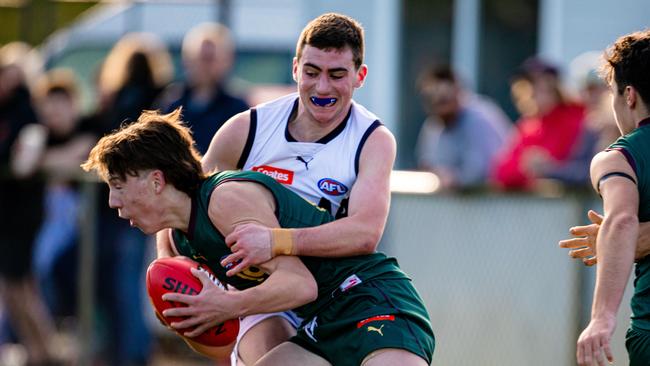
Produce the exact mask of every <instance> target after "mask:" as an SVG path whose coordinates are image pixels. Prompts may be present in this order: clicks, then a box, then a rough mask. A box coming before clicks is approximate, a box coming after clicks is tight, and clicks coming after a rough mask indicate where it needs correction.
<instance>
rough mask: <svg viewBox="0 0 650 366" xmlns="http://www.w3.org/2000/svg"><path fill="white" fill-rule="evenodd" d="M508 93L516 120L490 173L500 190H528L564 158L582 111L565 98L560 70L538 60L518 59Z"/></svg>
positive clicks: (575, 140) (578, 127)
mask: <svg viewBox="0 0 650 366" xmlns="http://www.w3.org/2000/svg"><path fill="white" fill-rule="evenodd" d="M511 92H512V96H513V99H514V102H515V106H516V107H517V109H518V110H519V112H520V113H521V118H520V119H519V121H518V122H517V124H516V130H515V131H514V132H513V134H512V135H511V136H510V138H509V140H510V141H509V142H508V144H507V145H506V147H505V149H503V150H502V151H501V152H500V153H499V155H498V157H497V160H496V162H495V166H494V169H493V172H492V174H493V179H494V183H496V185H497V186H499V187H501V188H505V189H530V188H534V187H535V185H536V183H538V182H539V181H538V179H539V178H547V177H550V176H552V175H553V174H554V172H556V171H557V170H558V169H561V167H562V165H563V164H565V163H566V162H567V161H569V159H570V157H571V154H572V152H573V151H574V150H575V149H576V146H577V144H578V143H579V137H580V135H581V133H582V131H583V125H584V120H585V111H584V107H583V106H581V105H580V104H577V103H575V102H572V101H570V100H569V99H568V98H567V96H566V94H565V93H564V91H563V89H562V86H561V83H560V78H559V70H558V69H557V68H556V67H555V66H554V65H551V64H549V63H547V62H545V61H543V60H541V59H538V58H531V59H528V60H526V61H525V62H524V63H523V65H522V67H521V70H520V72H519V73H518V74H517V75H516V76H515V77H514V79H513V81H512V83H511ZM568 183H571V182H568Z"/></svg>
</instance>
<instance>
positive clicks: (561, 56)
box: [0, 0, 650, 168]
mask: <svg viewBox="0 0 650 366" xmlns="http://www.w3.org/2000/svg"><path fill="white" fill-rule="evenodd" d="M44 2H48V3H60V2H63V1H62V0H61V1H45V0H41V1H34V3H44ZM10 3H11V2H10ZM13 3H33V2H27V1H22V2H21V1H14V2H13ZM86 3H88V2H86ZM646 5H647V4H646V2H645V1H644V0H629V1H625V2H620V3H619V2H611V1H608V0H592V1H588V0H574V1H564V0H524V1H518V0H437V1H427V0H359V1H344V0H330V1H326V0H314V1H307V0H237V1H233V0H185V1H180V0H179V1H172V0H149V1H145V0H137V1H136V0H131V1H126V0H125V1H105V2H100V3H99V4H98V5H97V6H95V7H93V8H91V9H90V10H89V11H87V12H86V13H84V14H83V16H81V17H79V18H78V20H77V21H76V22H75V23H74V24H72V25H71V26H69V27H67V28H64V30H63V31H61V32H58V33H57V34H55V35H54V36H52V37H50V39H49V40H48V41H47V42H45V44H44V50H45V51H46V53H47V54H49V55H50V60H51V63H52V64H53V65H57V66H71V67H74V68H76V69H77V70H79V71H80V73H81V74H82V75H81V77H82V81H83V82H84V85H83V87H84V89H85V91H86V95H90V94H89V90H90V85H91V84H92V80H91V78H92V73H93V72H94V70H95V69H96V68H97V64H98V63H99V61H100V60H101V59H102V57H103V56H104V55H105V54H106V52H107V51H108V49H109V48H110V46H111V45H112V44H113V43H114V42H115V41H116V40H117V39H118V38H119V37H121V36H122V35H124V34H126V33H128V32H132V31H150V32H154V33H157V34H158V35H160V36H161V37H162V38H163V39H164V40H165V41H166V42H168V44H169V47H170V49H171V50H172V51H173V52H174V53H175V54H178V50H179V47H180V41H181V39H182V36H183V34H184V33H185V32H186V31H187V30H188V29H189V28H190V27H191V26H192V25H195V24H197V23H200V22H203V21H209V20H216V21H220V22H223V23H224V24H226V25H228V26H229V27H231V28H232V30H233V33H234V35H235V38H236V42H237V45H238V50H237V53H238V55H237V64H236V67H235V70H234V76H235V77H236V78H235V80H237V81H238V82H239V86H240V87H241V88H247V87H248V86H250V85H259V84H271V85H276V86H277V85H291V84H292V80H291V73H290V63H291V59H292V57H293V53H294V48H295V41H296V38H297V36H298V34H299V32H300V30H301V29H302V27H303V26H304V25H305V24H306V23H307V21H308V20H310V19H311V18H313V17H315V16H317V15H318V14H321V13H323V12H328V11H336V12H342V13H345V14H348V15H350V16H353V17H355V18H356V19H358V20H359V21H360V22H361V23H362V24H363V25H364V26H365V29H366V37H367V45H366V62H367V64H368V66H369V69H370V74H369V78H368V79H367V82H366V84H365V86H364V87H363V88H362V89H361V90H359V91H358V93H357V94H355V97H356V99H358V100H359V101H360V102H361V103H363V104H364V105H367V106H368V107H369V108H371V109H372V110H373V111H375V112H376V113H377V114H378V115H379V116H380V117H381V118H382V120H383V121H384V123H386V124H387V125H388V127H389V128H391V129H392V130H393V132H394V133H395V134H396V136H397V138H398V141H399V150H398V162H397V164H398V167H402V168H410V167H413V166H415V160H414V157H413V153H412V151H411V150H412V149H411V147H412V146H413V144H414V143H415V140H416V137H417V132H418V131H419V129H420V126H419V123H420V121H423V120H424V111H423V110H422V108H421V106H420V103H419V101H418V96H417V92H416V90H415V78H416V75H417V74H418V73H419V71H420V70H421V69H422V68H423V67H425V66H427V65H429V64H431V63H436V62H444V63H451V64H452V65H453V67H454V68H455V69H457V70H459V71H460V74H461V75H462V76H463V77H464V79H465V82H466V84H467V85H468V86H469V87H471V88H472V89H474V90H475V91H476V92H479V93H481V94H485V95H487V96H489V97H491V98H493V99H495V100H496V101H497V102H498V103H499V104H500V105H501V106H502V107H503V108H504V109H505V111H506V112H507V113H508V114H509V115H510V117H511V118H512V119H515V117H516V115H515V113H516V112H515V109H514V107H513V106H512V103H511V102H510V95H509V89H508V82H509V78H510V76H511V74H512V71H513V70H514V69H515V68H516V66H517V65H519V64H520V63H521V62H522V61H523V60H524V59H525V58H527V57H529V56H532V55H536V54H537V55H541V56H543V57H545V58H547V59H549V60H551V61H554V62H556V63H558V64H559V65H560V66H561V67H564V68H566V67H567V66H568V65H569V63H570V62H571V60H572V59H573V58H574V57H576V56H577V55H579V54H581V53H583V52H585V51H589V50H601V49H603V48H605V47H606V46H607V45H608V44H610V43H612V42H613V41H614V40H615V39H616V38H617V37H618V36H619V35H622V34H624V33H627V32H630V31H634V30H638V29H642V28H644V27H646V26H647V19H648V18H649V16H650V8H649V7H648V6H646ZM2 10H3V8H2V6H1V5H0V15H1V13H2ZM55 13H56V12H55ZM48 14H49V13H48ZM48 16H49V17H52V16H55V15H48ZM23 19H26V18H24V17H23ZM44 19H45V23H48V22H49V23H57V22H56V21H54V20H52V18H48V17H47V16H46V17H45V18H44ZM48 19H50V20H48ZM54 19H55V20H56V19H57V18H54ZM32 23H33V22H32ZM18 27H20V25H18ZM175 61H176V63H177V64H178V62H179V59H178V57H177V58H176V60H175ZM178 69H179V70H180V68H178ZM280 90H281V91H282V90H284V89H280Z"/></svg>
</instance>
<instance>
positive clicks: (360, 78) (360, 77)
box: [354, 64, 368, 88]
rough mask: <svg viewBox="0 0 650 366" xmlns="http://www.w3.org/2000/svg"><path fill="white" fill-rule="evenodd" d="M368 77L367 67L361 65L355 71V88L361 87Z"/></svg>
mask: <svg viewBox="0 0 650 366" xmlns="http://www.w3.org/2000/svg"><path fill="white" fill-rule="evenodd" d="M367 75H368V66H367V65H366V64H362V65H361V66H359V69H358V70H357V79H356V80H355V82H354V87H355V88H360V87H362V86H363V83H364V82H365V81H366V76H367Z"/></svg>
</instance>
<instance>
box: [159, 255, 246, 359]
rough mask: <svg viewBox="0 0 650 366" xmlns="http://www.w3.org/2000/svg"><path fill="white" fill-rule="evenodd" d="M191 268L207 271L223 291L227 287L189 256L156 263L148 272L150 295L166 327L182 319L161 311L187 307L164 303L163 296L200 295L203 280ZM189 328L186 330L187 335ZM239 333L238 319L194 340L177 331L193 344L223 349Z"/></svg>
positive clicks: (220, 325)
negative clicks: (172, 294) (166, 314)
mask: <svg viewBox="0 0 650 366" xmlns="http://www.w3.org/2000/svg"><path fill="white" fill-rule="evenodd" d="M191 268H198V269H200V270H204V271H206V272H207V273H208V274H209V275H210V278H211V279H212V280H213V282H215V283H216V284H217V285H219V286H220V287H222V288H225V287H224V286H223V285H222V284H221V283H220V282H219V280H217V278H216V277H215V276H214V275H213V274H212V272H211V271H210V270H209V269H208V268H206V267H205V266H202V265H200V264H199V263H197V262H195V261H193V260H191V259H189V258H187V257H167V258H159V259H156V260H154V261H153V262H152V263H151V264H150V265H149V268H148V269H147V293H148V294H149V300H151V305H153V307H154V309H155V310H156V315H157V316H158V318H159V319H161V320H162V321H164V322H165V323H166V324H167V325H169V324H171V323H172V322H175V321H180V320H182V318H181V317H164V316H163V315H162V312H163V311H164V310H166V309H170V308H174V307H178V306H185V305H184V304H182V303H175V302H172V301H163V299H162V295H164V294H166V293H168V292H180V293H183V294H188V295H197V294H198V293H199V292H201V288H202V285H201V281H200V280H199V279H198V278H196V277H194V275H193V274H192V272H191V271H190V269H191ZM189 330H190V329H184V330H183V333H184V332H187V331H189ZM238 332H239V319H232V320H227V321H225V322H223V323H221V324H219V325H216V326H214V327H213V328H210V329H209V330H207V331H205V332H204V333H202V334H201V335H199V336H197V337H194V338H191V339H189V338H185V337H183V335H182V333H179V332H177V333H178V334H179V335H181V336H182V337H183V338H185V339H186V340H191V341H193V342H192V343H198V344H201V345H205V346H211V347H220V346H226V345H229V344H231V343H232V342H234V341H235V340H236V339H237V333H238Z"/></svg>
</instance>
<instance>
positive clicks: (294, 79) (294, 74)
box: [291, 57, 298, 83]
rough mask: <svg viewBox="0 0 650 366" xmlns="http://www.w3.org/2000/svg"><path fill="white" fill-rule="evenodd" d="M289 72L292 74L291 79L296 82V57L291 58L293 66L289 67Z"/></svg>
mask: <svg viewBox="0 0 650 366" xmlns="http://www.w3.org/2000/svg"><path fill="white" fill-rule="evenodd" d="M291 74H292V76H293V81H295V82H296V83H297V82H298V57H294V58H293V66H292V68H291Z"/></svg>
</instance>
